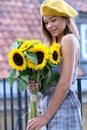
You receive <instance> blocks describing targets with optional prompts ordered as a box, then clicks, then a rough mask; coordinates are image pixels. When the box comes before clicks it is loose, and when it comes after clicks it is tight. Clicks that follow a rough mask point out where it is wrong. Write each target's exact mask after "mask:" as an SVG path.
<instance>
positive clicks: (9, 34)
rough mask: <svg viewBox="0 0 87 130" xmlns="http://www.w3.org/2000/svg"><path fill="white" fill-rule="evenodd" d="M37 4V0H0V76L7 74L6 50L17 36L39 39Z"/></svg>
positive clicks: (7, 50)
mask: <svg viewBox="0 0 87 130" xmlns="http://www.w3.org/2000/svg"><path fill="white" fill-rule="evenodd" d="M39 6H40V4H39V1H38V0H17V1H16V0H13V1H10V0H4V2H3V0H0V78H6V77H7V75H8V71H9V69H10V67H9V65H8V52H9V50H10V46H11V44H12V43H13V42H14V41H15V40H16V39H17V38H20V37H23V38H24V39H41V30H40V29H41V28H40V15H39Z"/></svg>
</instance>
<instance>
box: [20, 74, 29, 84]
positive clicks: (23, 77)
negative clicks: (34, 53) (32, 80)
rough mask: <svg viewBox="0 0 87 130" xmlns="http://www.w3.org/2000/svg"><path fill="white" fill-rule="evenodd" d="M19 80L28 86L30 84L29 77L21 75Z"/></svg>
mask: <svg viewBox="0 0 87 130" xmlns="http://www.w3.org/2000/svg"><path fill="white" fill-rule="evenodd" d="M18 80H22V81H24V82H26V84H28V82H29V75H19V76H18Z"/></svg>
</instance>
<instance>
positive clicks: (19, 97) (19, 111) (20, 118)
mask: <svg viewBox="0 0 87 130" xmlns="http://www.w3.org/2000/svg"><path fill="white" fill-rule="evenodd" d="M17 92H18V127H19V130H22V101H21V93H20V91H19V89H18V91H17Z"/></svg>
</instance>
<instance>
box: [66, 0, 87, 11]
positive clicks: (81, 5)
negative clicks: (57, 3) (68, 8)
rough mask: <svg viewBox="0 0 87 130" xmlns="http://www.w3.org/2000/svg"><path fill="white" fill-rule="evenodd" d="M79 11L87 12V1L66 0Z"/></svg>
mask: <svg viewBox="0 0 87 130" xmlns="http://www.w3.org/2000/svg"><path fill="white" fill-rule="evenodd" d="M65 1H67V2H68V3H69V4H71V5H72V6H73V7H74V8H75V9H76V10H77V11H82V12H87V0H65Z"/></svg>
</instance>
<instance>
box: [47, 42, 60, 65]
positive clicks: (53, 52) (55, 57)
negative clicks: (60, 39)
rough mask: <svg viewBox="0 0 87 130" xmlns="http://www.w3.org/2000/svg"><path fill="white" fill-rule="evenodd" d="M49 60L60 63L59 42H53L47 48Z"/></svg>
mask: <svg viewBox="0 0 87 130" xmlns="http://www.w3.org/2000/svg"><path fill="white" fill-rule="evenodd" d="M49 50H50V51H49V54H50V55H49V60H50V62H51V63H53V64H56V65H57V64H58V63H60V57H61V54H60V44H59V43H53V44H52V45H51V46H50V48H49Z"/></svg>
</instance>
